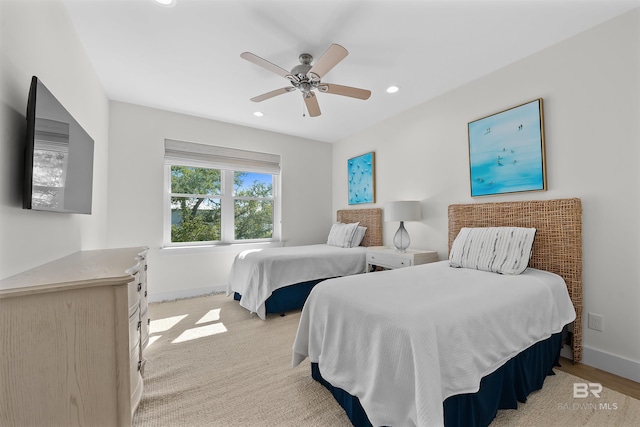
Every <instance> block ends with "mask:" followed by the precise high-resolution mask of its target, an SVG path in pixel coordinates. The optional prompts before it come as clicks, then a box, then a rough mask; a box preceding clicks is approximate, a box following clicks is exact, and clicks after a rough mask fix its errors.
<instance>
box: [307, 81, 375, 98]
mask: <svg viewBox="0 0 640 427" xmlns="http://www.w3.org/2000/svg"><path fill="white" fill-rule="evenodd" d="M318 90H319V91H320V92H323V93H332V94H334V95H342V96H350V97H351V98H358V99H369V97H370V96H371V91H370V90H366V89H358V88H357V87H351V86H342V85H336V84H333V83H323V84H322V85H319V86H318Z"/></svg>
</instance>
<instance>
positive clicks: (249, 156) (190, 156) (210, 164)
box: [164, 139, 280, 175]
mask: <svg viewBox="0 0 640 427" xmlns="http://www.w3.org/2000/svg"><path fill="white" fill-rule="evenodd" d="M164 162H165V164H168V165H179V166H195V167H204V168H211V169H227V170H228V169H232V170H237V171H250V172H260V173H269V174H272V175H279V174H280V155H279V154H270V153H260V152H256V151H248V150H239V149H237V148H228V147H219V146H215V145H206V144H197V143H194V142H185V141H176V140H173V139H165V141H164Z"/></svg>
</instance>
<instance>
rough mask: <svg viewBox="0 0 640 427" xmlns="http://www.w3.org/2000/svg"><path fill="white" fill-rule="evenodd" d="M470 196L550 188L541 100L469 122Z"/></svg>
mask: <svg viewBox="0 0 640 427" xmlns="http://www.w3.org/2000/svg"><path fill="white" fill-rule="evenodd" d="M469 169H470V178H471V197H478V196H492V195H497V194H505V193H517V192H523V191H543V190H546V189H547V177H546V171H545V154H544V115H543V108H542V98H538V99H535V100H533V101H530V102H527V103H525V104H521V105H518V106H516V107H512V108H509V109H508V110H504V111H501V112H499V113H496V114H492V115H490V116H487V117H483V118H481V119H478V120H475V121H473V122H469Z"/></svg>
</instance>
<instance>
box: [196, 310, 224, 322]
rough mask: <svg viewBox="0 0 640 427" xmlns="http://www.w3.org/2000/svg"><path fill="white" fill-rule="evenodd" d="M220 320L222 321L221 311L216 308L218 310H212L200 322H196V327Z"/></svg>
mask: <svg viewBox="0 0 640 427" xmlns="http://www.w3.org/2000/svg"><path fill="white" fill-rule="evenodd" d="M218 320H220V309H219V308H216V309H213V310H210V311H209V312H208V313H207V314H205V315H204V316H202V317H201V318H200V320H198V321H197V322H196V325H200V324H202V323H209V322H216V321H218Z"/></svg>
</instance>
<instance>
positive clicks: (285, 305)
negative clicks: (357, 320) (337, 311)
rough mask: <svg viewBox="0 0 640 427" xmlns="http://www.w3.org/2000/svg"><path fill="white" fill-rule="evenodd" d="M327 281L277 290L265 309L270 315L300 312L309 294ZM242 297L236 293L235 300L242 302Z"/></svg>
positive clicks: (306, 283)
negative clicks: (319, 284)
mask: <svg viewBox="0 0 640 427" xmlns="http://www.w3.org/2000/svg"><path fill="white" fill-rule="evenodd" d="M323 280H326V279H319V280H310V281H308V282H302V283H296V284H295V285H290V286H285V287H284V288H280V289H276V290H275V291H274V292H273V293H272V294H271V296H270V297H269V298H267V301H265V309H266V312H267V314H268V313H279V314H281V313H286V312H287V311H294V310H299V309H301V308H302V306H304V303H305V301H307V297H308V296H309V293H310V292H311V290H312V289H313V287H314V286H315V285H317V284H318V283H320V282H322V281H323ZM240 298H242V295H240V294H239V293H237V292H235V293H234V294H233V299H235V300H236V301H240Z"/></svg>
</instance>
